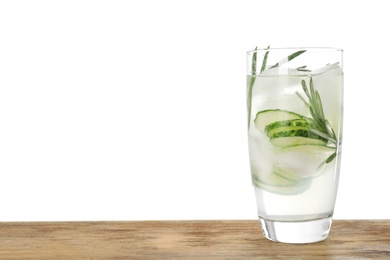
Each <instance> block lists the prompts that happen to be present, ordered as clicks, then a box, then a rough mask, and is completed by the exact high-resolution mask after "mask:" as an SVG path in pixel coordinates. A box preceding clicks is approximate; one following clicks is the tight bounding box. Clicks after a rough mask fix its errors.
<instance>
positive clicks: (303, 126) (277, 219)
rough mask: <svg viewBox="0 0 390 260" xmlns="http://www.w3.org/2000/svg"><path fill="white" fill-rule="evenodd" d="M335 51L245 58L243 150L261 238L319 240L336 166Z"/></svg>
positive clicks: (338, 101) (339, 88)
mask: <svg viewBox="0 0 390 260" xmlns="http://www.w3.org/2000/svg"><path fill="white" fill-rule="evenodd" d="M342 54H343V50H341V49H337V48H266V49H257V48H256V49H255V50H254V51H249V52H247V68H248V69H247V105H248V143H249V157H250V168H251V174H252V183H253V186H254V189H255V196H256V202H257V209H258V216H259V219H260V223H261V227H262V229H263V233H264V235H265V237H266V238H268V239H270V240H272V241H277V242H284V243H313V242H318V241H322V240H324V239H326V237H327V236H328V233H329V230H330V226H331V223H332V216H333V210H334V206H335V201H336V195H337V187H338V180H339V171H340V159H341V137H342V123H343V69H342Z"/></svg>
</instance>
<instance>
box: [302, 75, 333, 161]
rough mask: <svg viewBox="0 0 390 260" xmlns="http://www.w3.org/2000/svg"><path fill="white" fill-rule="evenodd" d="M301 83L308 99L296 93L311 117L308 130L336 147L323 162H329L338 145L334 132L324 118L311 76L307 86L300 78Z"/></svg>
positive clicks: (319, 98)
mask: <svg viewBox="0 0 390 260" xmlns="http://www.w3.org/2000/svg"><path fill="white" fill-rule="evenodd" d="M301 84H302V88H303V91H304V92H305V94H306V96H307V98H308V101H306V100H305V99H304V98H303V97H302V96H301V95H300V94H299V93H298V92H297V95H298V96H299V97H300V98H301V99H302V100H303V101H304V102H305V104H306V106H307V107H308V108H309V111H310V114H311V118H308V120H309V121H310V123H311V125H312V128H310V129H309V130H310V131H311V132H312V133H314V134H316V135H318V136H320V137H322V138H324V139H326V140H328V142H330V143H331V144H332V147H333V148H335V149H336V151H335V152H334V153H333V154H331V155H330V156H329V157H328V158H327V159H326V160H325V162H324V163H330V162H331V161H332V160H333V159H334V158H335V157H336V152H337V145H338V143H337V136H336V133H335V132H334V130H333V129H332V127H331V125H330V124H329V121H328V120H327V119H326V118H325V113H324V109H323V106H322V101H321V97H320V94H319V93H318V91H317V90H315V89H314V83H313V78H312V77H310V87H309V88H308V87H307V85H306V81H305V80H302V82H301Z"/></svg>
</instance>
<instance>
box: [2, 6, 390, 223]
mask: <svg viewBox="0 0 390 260" xmlns="http://www.w3.org/2000/svg"><path fill="white" fill-rule="evenodd" d="M385 3H386V1H376V0H371V1H352V2H351V1H340V0H337V1H329V0H328V1H245V0H240V1H226V0H225V1H212V0H206V1H201V0H196V1H172V0H165V1H157V0H143V1H96V0H95V1H71V0H66V1H1V2H0V221H29V220H34V221H37V220H38V221H41V220H42V221H44V220H49V221H50V220H54V221H56V220H167V219H173V220H181V219H256V218H257V216H256V215H257V214H256V204H255V198H254V192H253V189H252V185H251V179H250V172H249V159H248V152H247V135H246V103H245V102H246V100H245V98H246V97H245V95H246V90H245V88H246V82H245V75H246V60H245V59H246V51H247V50H251V49H253V48H254V47H255V46H259V47H266V46H268V45H271V46H273V47H281V46H331V47H340V48H343V49H344V51H345V52H344V66H345V68H344V72H345V121H344V140H343V161H342V167H341V178H340V186H339V193H338V199H337V203H336V210H335V218H338V219H364V218H373V219H374V218H375V219H381V218H382V219H383V218H390V208H389V204H388V199H389V198H390V188H389V183H390V170H389V166H388V165H389V151H388V150H389V147H390V138H389V137H388V135H389V134H388V126H389V120H388V111H389V97H388V95H387V93H388V90H389V89H390V86H389V83H388V71H389V67H388V60H389V58H390V55H389V46H390V41H389V37H388V33H387V32H388V25H389V24H390V18H389V16H388V8H387V6H386V5H385Z"/></svg>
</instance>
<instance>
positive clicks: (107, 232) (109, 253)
mask: <svg viewBox="0 0 390 260" xmlns="http://www.w3.org/2000/svg"><path fill="white" fill-rule="evenodd" d="M0 259H77V260H78V259H283V260H286V259H343V260H345V259H390V220H370V221H367V220H335V221H334V222H333V225H332V228H331V232H330V235H329V237H328V238H327V239H326V240H325V241H323V242H319V243H314V244H303V245H292V244H281V243H275V242H271V241H268V240H266V239H265V238H264V237H263V235H262V233H261V228H260V225H259V223H258V221H256V220H248V221H245V220H237V221H128V222H22V223H18V222H15V223H10V222H5V223H1V222H0Z"/></svg>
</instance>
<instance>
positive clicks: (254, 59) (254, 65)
mask: <svg viewBox="0 0 390 260" xmlns="http://www.w3.org/2000/svg"><path fill="white" fill-rule="evenodd" d="M269 48H270V46H268V47H267V51H266V52H265V54H264V57H263V62H262V64H261V68H260V72H259V75H260V74H261V73H263V72H264V71H265V69H266V68H267V60H268V54H269ZM304 52H306V50H300V51H297V52H294V53H293V54H290V55H288V56H287V57H286V58H284V59H282V60H281V61H279V62H278V63H276V64H274V65H273V66H271V67H269V68H268V69H273V68H276V67H279V66H280V65H282V64H285V63H287V62H289V61H290V60H292V59H294V58H296V57H298V56H299V55H301V54H302V53H304ZM301 68H303V69H304V68H305V67H301ZM256 72H257V47H256V48H255V50H254V52H253V54H252V75H251V79H250V82H249V86H248V98H247V99H248V101H247V103H248V128H249V125H250V119H251V110H252V92H253V86H254V84H255V81H256Z"/></svg>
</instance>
